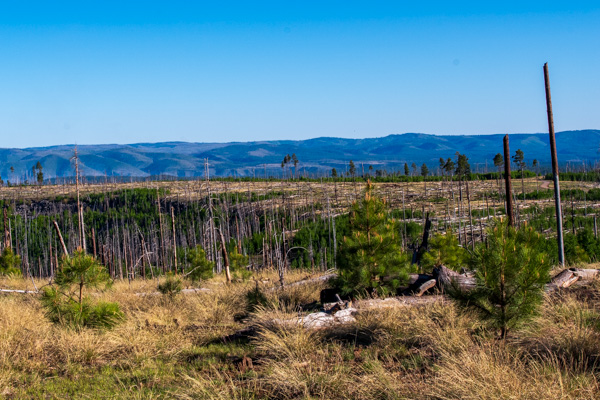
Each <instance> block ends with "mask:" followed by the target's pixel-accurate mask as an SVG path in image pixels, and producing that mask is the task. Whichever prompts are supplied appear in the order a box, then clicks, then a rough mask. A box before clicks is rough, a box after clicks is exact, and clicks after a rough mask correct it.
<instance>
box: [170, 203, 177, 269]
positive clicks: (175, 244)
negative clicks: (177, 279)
mask: <svg viewBox="0 0 600 400" xmlns="http://www.w3.org/2000/svg"><path fill="white" fill-rule="evenodd" d="M171 225H172V227H173V258H174V260H175V276H177V243H176V242H175V239H176V236H175V211H174V210H173V206H171Z"/></svg>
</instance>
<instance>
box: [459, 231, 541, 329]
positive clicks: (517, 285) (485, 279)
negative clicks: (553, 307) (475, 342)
mask: <svg viewBox="0 0 600 400" xmlns="http://www.w3.org/2000/svg"><path fill="white" fill-rule="evenodd" d="M544 242H545V239H544V238H543V237H542V236H541V235H539V234H538V233H536V232H535V231H534V230H533V228H531V227H527V226H523V227H522V228H520V229H518V230H517V229H515V228H513V227H509V226H508V225H507V223H506V222H500V221H495V223H494V225H493V226H492V227H491V228H489V229H488V237H487V246H486V245H482V246H478V247H477V248H476V249H475V254H474V256H473V259H474V261H475V265H476V266H477V269H476V271H475V278H476V282H477V286H476V288H475V289H473V290H471V291H463V290H461V289H460V288H454V289H453V290H450V291H449V294H450V295H451V296H452V297H454V298H455V299H456V300H458V302H459V304H461V305H462V306H463V307H466V308H470V309H473V310H475V311H477V312H478V313H479V314H480V316H481V317H482V318H483V319H484V320H486V321H488V322H489V323H490V324H491V326H492V327H493V328H496V329H499V330H500V335H501V337H502V338H505V337H506V335H507V333H508V330H509V329H512V328H515V327H518V326H519V324H521V323H523V322H524V321H526V320H527V319H529V318H530V317H532V316H533V315H535V313H536V311H537V309H538V306H539V305H540V304H541V302H542V299H543V291H544V285H545V284H546V283H547V282H548V281H549V280H550V269H551V263H550V261H549V257H548V254H546V253H545V252H544V250H543V249H544V248H545V243H544Z"/></svg>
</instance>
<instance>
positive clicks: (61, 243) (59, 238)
mask: <svg viewBox="0 0 600 400" xmlns="http://www.w3.org/2000/svg"><path fill="white" fill-rule="evenodd" d="M52 223H53V224H54V229H56V234H57V235H58V240H60V245H61V246H62V249H63V252H64V253H65V255H66V256H67V257H68V256H69V252H68V251H67V246H65V241H64V240H63V237H62V235H61V233H60V228H59V227H58V224H57V223H56V221H52Z"/></svg>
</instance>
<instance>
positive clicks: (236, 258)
mask: <svg viewBox="0 0 600 400" xmlns="http://www.w3.org/2000/svg"><path fill="white" fill-rule="evenodd" d="M228 258H229V270H230V271H231V277H232V279H233V280H234V281H244V282H245V281H247V280H248V279H250V277H251V276H252V271H250V270H249V269H248V268H247V267H248V264H249V263H250V259H249V257H248V256H245V255H243V254H240V253H238V251H237V248H234V249H233V251H232V252H231V253H229V255H228Z"/></svg>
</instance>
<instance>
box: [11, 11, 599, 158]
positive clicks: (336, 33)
mask: <svg viewBox="0 0 600 400" xmlns="http://www.w3.org/2000/svg"><path fill="white" fill-rule="evenodd" d="M92 3H95V4H92ZM124 3H126V4H124ZM487 4H490V5H487ZM0 57H1V58H0V60H1V62H0V134H1V135H2V136H1V137H2V139H3V141H2V144H0V146H2V147H31V146H47V145H54V144H66V143H78V144H93V143H134V142H157V141H171V140H184V141H197V142H215V141H216V142H222V141H246V140H270V139H305V138H311V137H317V136H339V137H351V138H360V137H376V136H385V135H388V134H393V133H404V132H424V133H432V134H489V133H518V132H546V131H547V125H546V115H545V103H544V86H543V75H542V65H543V63H544V62H546V61H547V62H548V63H549V66H550V75H551V83H552V95H553V103H554V113H555V124H556V129H557V130H571V129H600V112H599V111H600V95H599V94H600V77H599V76H600V75H599V71H600V3H599V2H597V1H596V2H592V1H588V2H578V1H570V2H552V1H547V2H517V1H504V2H501V4H499V2H482V1H478V2H436V1H424V2H419V4H412V5H404V4H402V2H379V1H369V2H353V1H326V0H322V1H315V2H311V1H297V2H296V1H278V2H275V1H273V2H260V1H257V2H225V1H220V2H193V1H186V2H184V1H169V2H153V1H128V2H124V1H119V2H116V1H114V2H113V1H102V2H100V1H98V2H83V1H77V2H48V1H44V2H30V1H26V0H23V1H18V2H16V1H6V0H0Z"/></svg>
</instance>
